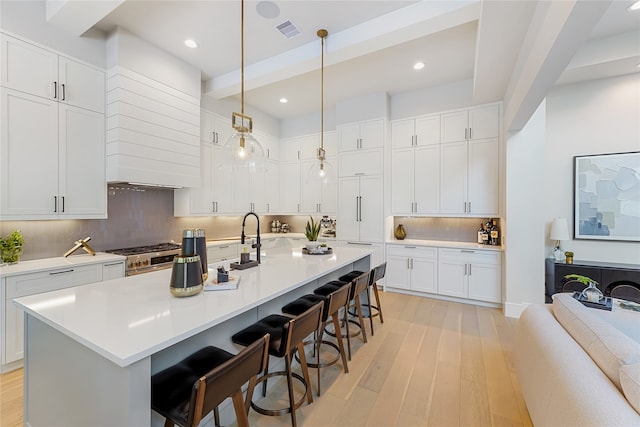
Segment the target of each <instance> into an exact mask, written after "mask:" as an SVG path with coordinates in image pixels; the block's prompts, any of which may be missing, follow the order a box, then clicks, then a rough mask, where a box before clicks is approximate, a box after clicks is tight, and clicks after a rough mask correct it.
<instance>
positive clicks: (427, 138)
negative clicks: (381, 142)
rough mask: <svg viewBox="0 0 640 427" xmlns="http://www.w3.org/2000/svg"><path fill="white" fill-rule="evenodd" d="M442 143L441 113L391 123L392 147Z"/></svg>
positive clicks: (399, 147)
mask: <svg viewBox="0 0 640 427" xmlns="http://www.w3.org/2000/svg"><path fill="white" fill-rule="evenodd" d="M439 144H440V115H439V114H437V115H433V116H426V117H420V118H417V119H407V120H397V121H394V122H392V123H391V148H393V149H401V148H413V147H422V146H425V145H439Z"/></svg>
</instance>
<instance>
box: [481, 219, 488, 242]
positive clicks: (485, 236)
mask: <svg viewBox="0 0 640 427" xmlns="http://www.w3.org/2000/svg"><path fill="white" fill-rule="evenodd" d="M482 244H483V245H488V244H489V223H488V222H487V223H486V224H485V225H484V226H483V228H482Z"/></svg>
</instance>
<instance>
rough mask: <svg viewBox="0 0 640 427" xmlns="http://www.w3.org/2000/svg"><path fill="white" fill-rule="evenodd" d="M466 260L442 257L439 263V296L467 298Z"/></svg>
mask: <svg viewBox="0 0 640 427" xmlns="http://www.w3.org/2000/svg"><path fill="white" fill-rule="evenodd" d="M467 270H468V267H467V262H466V260H462V259H457V258H449V257H443V256H440V260H439V262H438V294H440V295H449V296H452V297H460V298H466V297H467Z"/></svg>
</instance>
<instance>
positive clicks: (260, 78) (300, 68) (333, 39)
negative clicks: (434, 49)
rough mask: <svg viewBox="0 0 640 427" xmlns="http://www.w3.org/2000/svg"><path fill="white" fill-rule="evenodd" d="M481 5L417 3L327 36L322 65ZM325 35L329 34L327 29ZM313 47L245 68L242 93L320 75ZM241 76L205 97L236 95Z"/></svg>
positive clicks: (456, 21) (414, 34) (224, 79)
mask: <svg viewBox="0 0 640 427" xmlns="http://www.w3.org/2000/svg"><path fill="white" fill-rule="evenodd" d="M479 16H480V2H479V1H478V0H471V1H469V0H465V1H455V2H417V3H414V4H412V5H410V6H407V7H404V8H402V9H398V10H396V11H394V12H391V13H388V14H386V15H383V16H381V17H378V18H374V19H372V20H370V21H367V22H364V23H362V24H359V25H356V26H354V27H352V28H349V29H346V30H343V31H340V32H338V33H335V34H330V35H329V37H328V38H327V40H326V55H325V65H327V66H328V65H333V64H337V63H340V62H344V61H348V60H350V59H353V58H356V57H359V56H363V55H366V54H368V53H372V52H376V51H378V50H381V49H385V48H388V47H391V46H395V45H398V44H401V43H405V42H408V41H411V40H414V39H417V38H419V37H424V36H427V35H429V34H433V33H436V32H439V31H442V30H445V29H447V28H452V27H455V26H458V25H462V24H465V23H467V22H471V21H474V20H477V19H479ZM329 30H331V29H330V28H329ZM319 56H320V52H319V49H318V43H317V42H311V43H307V44H306V45H303V46H300V47H298V48H296V49H292V50H289V51H287V52H284V53H282V54H280V55H276V56H274V57H272V58H269V59H265V60H263V61H260V62H257V63H255V64H251V65H249V66H245V90H251V89H256V88H258V87H261V86H263V85H268V84H272V83H276V82H279V81H282V80H286V79H289V78H292V77H295V76H298V75H301V74H305V73H308V72H310V71H313V70H316V69H319V61H318V58H319ZM240 75H241V73H240V70H239V69H238V70H235V71H233V72H230V73H227V74H223V75H221V76H218V77H215V78H213V79H211V80H209V81H207V82H205V84H204V92H205V94H206V95H209V96H212V97H214V98H217V99H220V98H225V97H228V96H233V95H236V94H238V93H240Z"/></svg>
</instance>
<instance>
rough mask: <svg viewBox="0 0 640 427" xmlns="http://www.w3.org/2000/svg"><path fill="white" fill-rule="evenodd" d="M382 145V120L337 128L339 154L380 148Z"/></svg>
mask: <svg viewBox="0 0 640 427" xmlns="http://www.w3.org/2000/svg"><path fill="white" fill-rule="evenodd" d="M383 145H384V120H382V119H377V120H370V121H365V122H358V123H351V124H348V125H342V126H340V127H339V128H338V150H339V151H340V152H341V153H342V152H345V151H356V150H367V149H370V148H382V147H383Z"/></svg>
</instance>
